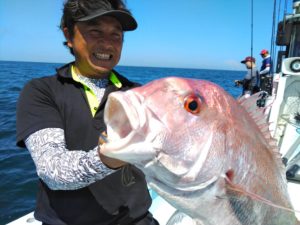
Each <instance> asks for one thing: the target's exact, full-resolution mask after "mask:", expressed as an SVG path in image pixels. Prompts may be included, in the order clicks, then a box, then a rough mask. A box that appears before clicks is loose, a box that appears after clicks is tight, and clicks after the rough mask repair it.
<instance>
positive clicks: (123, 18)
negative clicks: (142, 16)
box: [75, 4, 137, 31]
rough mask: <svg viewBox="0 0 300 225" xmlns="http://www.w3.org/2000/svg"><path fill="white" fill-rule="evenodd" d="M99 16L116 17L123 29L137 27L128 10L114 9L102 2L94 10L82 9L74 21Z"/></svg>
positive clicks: (127, 29) (128, 29)
mask: <svg viewBox="0 0 300 225" xmlns="http://www.w3.org/2000/svg"><path fill="white" fill-rule="evenodd" d="M99 16H112V17H114V18H116V19H117V20H118V21H119V22H120V24H121V26H122V29H123V31H130V30H135V29H136V28H137V22H136V20H135V19H134V17H133V16H132V15H131V14H130V13H129V12H127V11H125V10H115V9H113V8H112V6H111V5H110V4H104V5H103V7H102V8H99V9H96V10H93V9H85V10H84V11H83V10H82V11H81V15H79V16H77V18H76V19H75V21H88V20H91V19H94V18H96V17H99Z"/></svg>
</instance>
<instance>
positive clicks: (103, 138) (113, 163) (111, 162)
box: [98, 132, 128, 169]
mask: <svg viewBox="0 0 300 225" xmlns="http://www.w3.org/2000/svg"><path fill="white" fill-rule="evenodd" d="M106 142H107V134H106V133H105V132H103V133H102V134H101V135H100V137H99V142H98V153H99V157H100V159H101V162H102V163H104V164H105V165H106V166H107V167H109V168H110V169H118V168H120V167H122V166H125V165H127V164H128V163H127V162H124V161H121V160H118V159H114V158H110V157H108V156H105V155H103V154H102V153H101V145H102V144H104V143H106Z"/></svg>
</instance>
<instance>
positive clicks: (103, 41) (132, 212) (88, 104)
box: [17, 0, 158, 225]
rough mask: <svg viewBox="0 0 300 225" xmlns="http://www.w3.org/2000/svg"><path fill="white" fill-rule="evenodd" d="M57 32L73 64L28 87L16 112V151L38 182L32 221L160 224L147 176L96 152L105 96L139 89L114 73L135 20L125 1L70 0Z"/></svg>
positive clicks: (79, 224)
mask: <svg viewBox="0 0 300 225" xmlns="http://www.w3.org/2000/svg"><path fill="white" fill-rule="evenodd" d="M60 27H61V30H62V32H63V34H64V36H65V38H66V41H65V43H64V44H65V45H66V46H67V47H68V48H69V50H70V52H71V54H72V55H73V56H74V59H75V60H74V62H71V63H68V64H66V65H64V66H62V67H61V68H59V69H57V72H56V74H54V75H53V76H47V77H42V78H37V79H33V80H31V81H30V82H28V83H27V84H26V85H25V87H24V88H23V90H22V92H21V94H20V97H19V100H18V105H17V145H18V146H20V147H26V148H27V149H28V151H29V152H30V154H31V157H32V159H33V161H34V163H35V166H36V170H37V175H38V177H39V181H38V185H39V189H38V195H37V200H36V209H35V213H34V216H35V218H36V219H37V220H39V221H42V223H43V225H116V224H119V225H157V224H158V223H157V221H156V220H155V219H154V218H153V217H152V214H151V213H150V212H149V211H148V209H149V207H150V206H151V201H152V200H151V197H150V194H149V191H148V188H147V183H146V180H145V176H144V174H143V173H142V172H141V171H140V170H139V169H137V168H136V167H134V166H132V165H128V164H127V163H125V162H122V161H119V160H116V159H111V158H109V157H106V156H104V155H102V154H101V147H99V146H98V142H99V136H100V134H101V133H103V132H105V131H106V126H105V123H104V120H103V114H104V106H105V103H106V100H107V96H108V94H109V93H111V92H114V91H125V90H128V89H130V88H133V87H136V86H139V84H137V83H134V82H132V81H129V80H128V79H127V78H125V77H124V76H122V75H120V74H119V73H118V72H117V71H115V70H114V67H115V66H116V65H117V64H118V62H119V60H120V56H121V51H122V46H123V40H124V39H123V38H124V31H132V30H135V29H136V28H137V23H136V20H135V19H134V17H133V16H132V15H131V13H130V12H129V11H128V10H127V9H126V8H125V4H124V3H123V2H122V0H67V1H65V4H64V9H63V15H62V19H61V26H60ZM45 44H46V43H45ZM116 113H117V112H116ZM124 168H126V169H124ZM125 173H126V174H125ZM124 176H127V177H128V176H129V177H130V182H127V181H126V179H125V180H124ZM127 180H128V179H127Z"/></svg>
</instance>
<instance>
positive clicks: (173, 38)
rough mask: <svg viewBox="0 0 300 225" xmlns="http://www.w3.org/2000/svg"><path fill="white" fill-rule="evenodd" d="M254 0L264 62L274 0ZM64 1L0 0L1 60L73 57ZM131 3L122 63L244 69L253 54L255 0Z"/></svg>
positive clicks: (256, 38)
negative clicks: (132, 24) (63, 27)
mask: <svg viewBox="0 0 300 225" xmlns="http://www.w3.org/2000/svg"><path fill="white" fill-rule="evenodd" d="M253 2H254V5H253V6H254V8H253V9H254V21H253V30H254V33H253V37H254V39H253V56H254V57H256V59H257V62H258V63H257V64H258V66H260V62H261V58H260V56H259V52H260V50H261V49H263V48H266V49H270V47H271V33H272V32H271V31H272V19H273V7H274V6H273V5H274V1H273V0H254V1H253ZM277 2H283V3H282V5H283V4H284V1H277ZM289 2H291V0H289ZM62 5H63V0H0V34H1V35H0V60H14V61H35V62H58V63H65V62H69V61H72V60H73V57H72V56H71V55H70V54H69V52H68V50H67V49H66V48H65V47H64V46H63V45H62V42H63V41H64V38H63V35H62V33H61V31H60V30H59V28H58V25H59V22H60V18H61V13H62ZM127 6H128V8H129V9H130V10H131V12H132V13H133V15H134V16H135V18H136V20H137V21H138V29H137V30H135V31H133V32H126V34H125V41H124V46H123V53H122V58H121V61H120V63H119V65H128V66H154V67H180V68H203V69H226V70H227V69H228V70H244V69H245V67H244V66H243V65H242V64H241V63H240V61H241V60H242V59H243V58H245V56H248V55H250V54H251V0H227V1H226V0H214V1H212V0H185V1H183V0H127ZM282 11H283V6H282V7H281V14H280V15H282ZM291 11H292V9H291V3H289V6H288V12H291ZM277 18H278V17H277V16H276V19H277Z"/></svg>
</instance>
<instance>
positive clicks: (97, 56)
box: [95, 53, 112, 60]
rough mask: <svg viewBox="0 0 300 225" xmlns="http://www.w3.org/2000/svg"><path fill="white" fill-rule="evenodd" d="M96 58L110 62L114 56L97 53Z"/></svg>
mask: <svg viewBox="0 0 300 225" xmlns="http://www.w3.org/2000/svg"><path fill="white" fill-rule="evenodd" d="M95 57H96V58H97V59H100V60H109V59H111V58H112V55H110V54H105V53H95Z"/></svg>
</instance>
